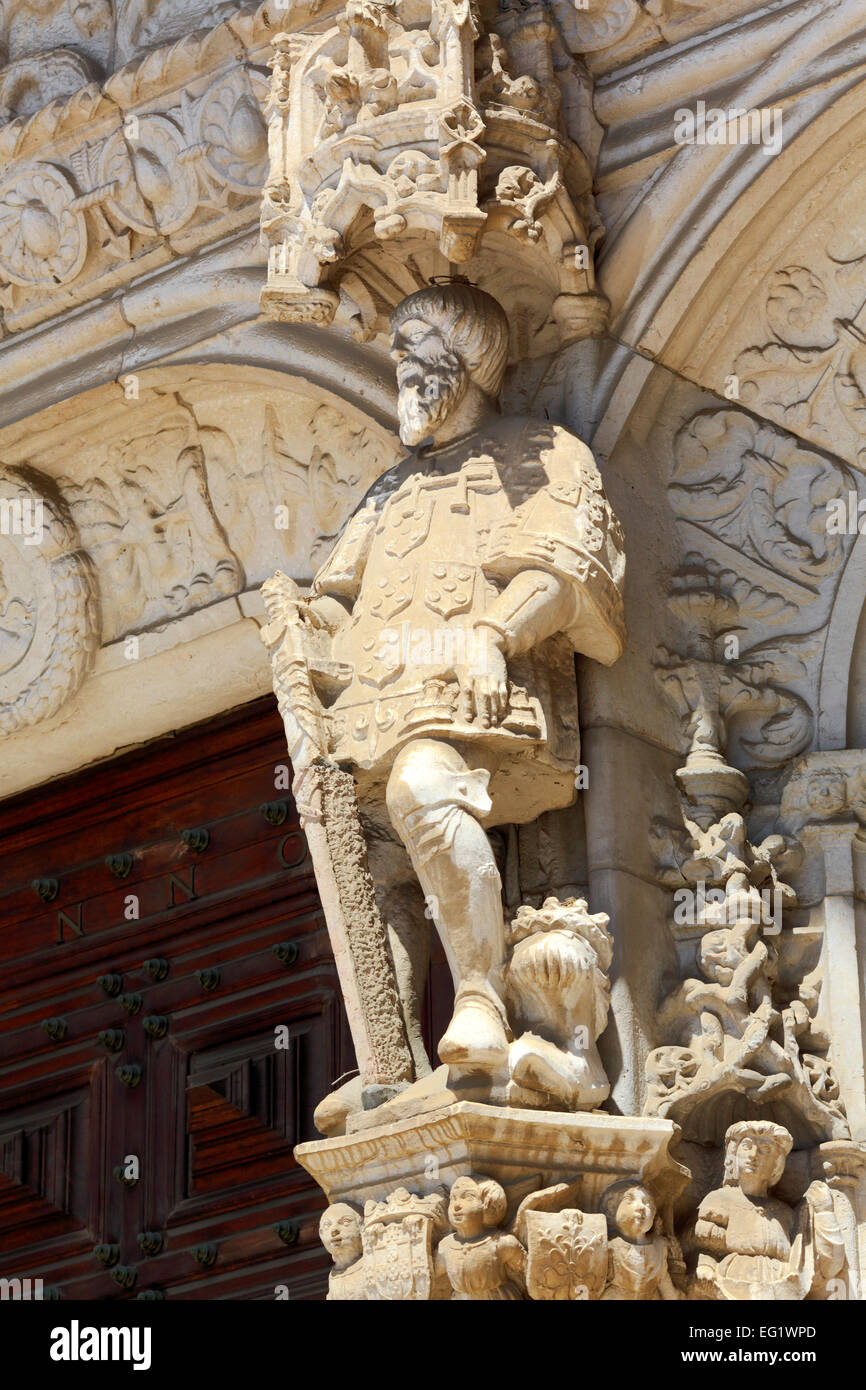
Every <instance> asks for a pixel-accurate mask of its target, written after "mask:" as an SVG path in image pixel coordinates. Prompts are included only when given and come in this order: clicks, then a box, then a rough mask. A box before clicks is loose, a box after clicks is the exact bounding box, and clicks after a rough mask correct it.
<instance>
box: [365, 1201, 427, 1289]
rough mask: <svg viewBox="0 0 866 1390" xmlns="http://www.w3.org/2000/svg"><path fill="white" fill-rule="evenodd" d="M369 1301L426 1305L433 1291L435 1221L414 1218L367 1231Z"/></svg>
mask: <svg viewBox="0 0 866 1390" xmlns="http://www.w3.org/2000/svg"><path fill="white" fill-rule="evenodd" d="M363 1239H364V1270H365V1272H366V1282H367V1298H368V1300H372V1301H379V1302H390V1303H398V1302H406V1301H410V1302H411V1301H413V1300H415V1301H418V1302H421V1301H426V1300H427V1299H429V1298H430V1293H431V1290H432V1288H433V1219H432V1217H430V1216H425V1215H420V1214H412V1215H407V1216H404V1217H403V1218H402V1219H401V1220H399V1221H377V1222H373V1223H368V1224H367V1225H365V1227H364V1234H363Z"/></svg>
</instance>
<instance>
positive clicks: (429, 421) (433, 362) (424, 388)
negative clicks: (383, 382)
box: [391, 318, 469, 448]
mask: <svg viewBox="0 0 866 1390" xmlns="http://www.w3.org/2000/svg"><path fill="white" fill-rule="evenodd" d="M391 356H392V357H393V358H394V361H395V362H396V363H397V385H398V387H399V388H400V394H399V397H398V401H397V414H398V417H399V420H400V438H401V440H402V441H403V443H404V444H405V445H407V446H408V447H409V448H412V447H413V446H414V445H415V444H420V443H421V441H422V440H423V439H428V438H429V437H430V436H431V435H434V434H435V433H436V430H437V429H438V428H439V426H440V425H441V424H442V423H443V422H444V421H445V420H446V419H447V418H448V416H449V415H450V414H451V413H452V411H454V410H456V408H457V406H458V405H459V404H460V402H461V400H462V399H463V396H464V395H465V393H466V387H467V384H468V382H469V375H468V373H467V371H466V368H465V366H464V364H463V362H462V360H461V358H460V357H458V355H457V353H455V352H453V351H452V349H451V348H450V347H449V345H448V341H447V339H446V338H445V337H444V336H443V334H442V333H441V332H440V331H439V329H438V328H437V327H436V325H435V323H432V322H428V320H426V319H421V318H413V319H407V320H406V321H405V323H401V324H400V327H399V328H398V329H397V331H396V332H395V334H394V344H393V348H392V352H391Z"/></svg>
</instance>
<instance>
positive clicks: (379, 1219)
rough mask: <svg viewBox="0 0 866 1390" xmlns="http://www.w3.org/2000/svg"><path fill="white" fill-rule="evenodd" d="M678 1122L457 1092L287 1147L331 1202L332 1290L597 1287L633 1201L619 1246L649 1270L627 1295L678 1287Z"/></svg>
mask: <svg viewBox="0 0 866 1390" xmlns="http://www.w3.org/2000/svg"><path fill="white" fill-rule="evenodd" d="M371 1118H372V1117H371ZM678 1132H679V1131H678V1129H677V1126H676V1125H674V1124H672V1123H671V1122H670V1121H668V1120H660V1119H646V1118H643V1119H640V1118H629V1117H623V1116H618V1115H607V1114H603V1113H601V1112H600V1111H595V1112H590V1113H583V1114H562V1113H557V1112H551V1111H538V1110H515V1109H512V1110H506V1109H504V1108H500V1107H498V1106H492V1105H483V1104H478V1103H475V1102H472V1101H457V1102H454V1103H452V1104H449V1105H445V1106H441V1107H439V1108H434V1109H430V1110H428V1111H427V1112H425V1113H422V1114H415V1115H413V1116H411V1117H409V1118H406V1119H403V1120H396V1121H394V1122H392V1123H390V1124H386V1125H380V1126H378V1127H367V1128H362V1129H360V1130H357V1131H356V1132H355V1133H350V1134H345V1135H341V1136H339V1137H336V1138H331V1139H323V1140H321V1141H317V1142H313V1143H308V1144H301V1145H299V1146H298V1148H297V1149H296V1150H295V1156H296V1158H297V1159H298V1161H299V1163H301V1164H302V1165H303V1166H304V1168H306V1169H307V1171H308V1172H309V1173H311V1174H312V1176H313V1177H314V1178H315V1179H316V1181H317V1182H318V1183H319V1184H320V1186H321V1187H322V1189H323V1191H324V1192H325V1193H326V1195H327V1197H328V1199H329V1201H330V1203H331V1206H330V1207H329V1209H328V1212H326V1213H325V1216H324V1217H323V1220H322V1235H323V1239H324V1240H325V1243H326V1245H328V1248H329V1249H330V1250H331V1253H332V1255H333V1256H334V1259H335V1264H336V1268H335V1271H334V1274H333V1275H332V1277H331V1290H330V1295H329V1296H330V1297H331V1298H334V1299H344V1298H353V1299H367V1300H370V1299H373V1300H381V1299H387V1300H398V1301H400V1300H418V1299H422V1300H426V1299H450V1298H457V1299H478V1300H490V1299H507V1298H513V1299H524V1298H531V1299H536V1300H545V1299H555V1300H565V1299H596V1298H599V1297H601V1296H602V1293H603V1291H605V1290H608V1289H610V1287H611V1280H612V1279H615V1271H614V1273H613V1274H612V1273H611V1269H612V1260H613V1261H614V1263H615V1260H614V1257H615V1254H616V1251H615V1247H616V1246H617V1245H624V1244H625V1242H623V1240H622V1238H621V1236H619V1235H618V1231H619V1230H620V1226H618V1225H617V1223H618V1222H619V1221H620V1220H621V1218H622V1209H621V1207H620V1205H619V1204H620V1202H628V1203H633V1204H636V1205H637V1206H638V1207H641V1206H642V1208H643V1215H642V1217H641V1216H640V1215H639V1218H638V1222H639V1224H642V1226H643V1228H644V1229H643V1230H642V1231H641V1233H640V1241H639V1242H638V1243H637V1244H636V1245H635V1246H634V1247H632V1246H631V1245H629V1249H632V1248H634V1249H636V1250H638V1251H639V1252H640V1256H645V1257H646V1260H647V1263H648V1266H651V1268H648V1271H646V1272H644V1271H639V1272H638V1275H637V1278H636V1288H637V1286H639V1290H640V1291H636V1292H634V1293H630V1294H628V1295H626V1296H630V1297H638V1298H647V1297H649V1298H658V1297H676V1296H678V1295H677V1293H676V1292H675V1291H674V1290H673V1287H672V1285H671V1284H670V1277H671V1275H673V1277H674V1278H675V1279H676V1278H677V1277H679V1276H681V1274H682V1272H683V1266H682V1260H681V1256H680V1252H679V1246H678V1245H677V1243H676V1240H675V1239H674V1238H673V1225H672V1207H673V1203H674V1201H675V1199H676V1198H677V1196H678V1195H679V1194H680V1193H681V1192H682V1190H683V1188H684V1187H685V1186H686V1184H687V1182H688V1180H689V1173H688V1170H687V1169H686V1168H684V1167H683V1166H682V1165H681V1164H679V1163H678V1162H677V1161H676V1160H675V1159H674V1158H672V1157H671V1154H670V1146H671V1143H672V1141H673V1140H674V1139H675V1137H676V1135H677V1134H678ZM353 1213H354V1216H353ZM628 1215H629V1216H630V1210H629V1213H628ZM338 1228H339V1233H338V1235H337V1238H336V1239H333V1237H332V1231H333V1230H338ZM640 1256H639V1258H640ZM661 1279H663V1280H664V1282H665V1285H666V1287H667V1288H668V1289H669V1290H670V1291H669V1292H668V1293H661V1292H658V1291H657V1288H656V1285H657V1283H658V1281H659V1280H661ZM606 1296H609V1295H606ZM614 1296H617V1297H619V1296H623V1295H620V1294H615V1295H614Z"/></svg>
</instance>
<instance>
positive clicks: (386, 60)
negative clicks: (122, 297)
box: [262, 0, 607, 356]
mask: <svg viewBox="0 0 866 1390" xmlns="http://www.w3.org/2000/svg"><path fill="white" fill-rule="evenodd" d="M482 8H483V7H479V6H478V5H476V4H475V3H474V0H351V3H349V4H348V5H347V7H346V9H345V11H344V12H343V14H342V16H341V17H340V19H339V21H338V22H337V24H335V25H334V26H333V27H331V28H329V29H327V30H326V31H325V32H323V33H304V34H298V33H286V34H280V35H278V36H277V37H276V38H275V40H274V44H273V48H274V57H273V60H272V64H271V67H272V73H273V77H272V84H271V96H270V103H269V106H268V115H269V146H270V173H269V176H268V181H267V184H266V187H265V195H264V200H263V206H262V231H263V235H264V237H265V240H266V241H267V243H268V245H269V248H270V251H269V265H268V283H267V287H266V289H265V291H264V295H263V300H262V303H263V307H264V308H265V310H266V312H268V313H269V314H271V315H272V316H273V317H275V318H279V319H283V320H289V321H295V322H298V321H300V322H316V323H329V322H330V321H331V319H332V318H333V317H334V314H335V312H336V310H337V308H338V306H341V307H342V310H343V311H344V312H346V313H348V316H349V318H350V320H351V322H352V325H353V328H354V330H355V332H356V335H357V336H358V337H360V338H362V339H368V338H370V337H372V336H374V335H375V334H376V333H378V332H380V331H382V330H383V328H384V326H385V319H386V316H387V313H388V311H389V309H390V308H391V307H393V305H394V304H395V303H396V302H397V301H398V300H399V299H401V298H402V297H403V296H404V295H405V294H406V293H407V292H408V291H410V290H412V289H415V288H416V287H418V286H419V285H421V284H422V283H423V282H424V279H425V278H426V277H428V276H430V275H431V274H435V273H443V272H447V271H448V269H449V266H451V267H453V266H461V267H462V266H464V265H467V264H468V263H471V269H470V274H471V275H472V278H474V279H476V280H477V281H478V282H479V283H481V284H486V285H487V286H488V287H489V288H494V285H495V292H496V294H497V295H498V296H499V298H500V299H501V300H502V301H503V302H504V304H505V307H506V309H507V310H509V313H510V316H511V317H512V318H514V309H515V307H518V306H520V307H521V308H522V309H523V318H524V319H527V320H528V321H527V322H526V323H524V324H523V330H522V331H523V338H524V339H525V341H523V342H521V343H520V344H519V348H520V351H519V353H518V354H517V355H520V356H523V355H526V353H527V352H529V353H531V354H536V353H539V352H544V351H547V350H551V349H553V348H555V347H557V346H558V345H559V344H560V342H562V341H569V340H571V339H576V338H582V337H586V336H590V335H594V334H598V333H600V332H602V331H603V330H604V327H605V324H606V317H607V301H606V299H605V298H604V297H603V296H602V295H600V294H599V293H598V292H597V291H596V288H595V277H594V271H593V248H594V246H595V243H596V241H597V240H598V238H599V236H600V235H601V232H602V228H601V223H600V220H599V218H598V215H597V213H596V211H595V206H594V203H593V200H592V195H591V191H590V190H591V183H592V171H591V168H590V163H589V161H588V159H587V156H586V154H585V152H584V150H583V149H582V148H581V146H580V144H579V143H578V139H577V134H578V127H579V126H581V127H582V128H583V129H585V128H586V127H587V120H590V121H591V115H590V113H589V93H588V89H587V88H586V86H585V83H584V81H583V79H582V77H581V76H579V74H578V72H577V69H576V67H575V64H574V62H573V60H572V57H571V55H570V54H569V53H568V51H567V49H566V48H565V46H564V44H563V41H562V39H561V37H560V34H559V30H558V29H557V27H556V25H555V24H554V22H553V18H552V16H551V13H550V12H549V10H548V8H547V7H546V6H545V5H543V4H536V3H532V4H528V5H513V6H505V7H504V8H500V10H499V11H498V12H497V13H496V14H495V16H491V17H490V18H488V17H487V16H486V14H485V13H482ZM341 301H342V305H341ZM520 317H521V316H520V315H518V319H520ZM519 329H520V324H519V323H518V324H517V325H516V326H515V332H518V330H519Z"/></svg>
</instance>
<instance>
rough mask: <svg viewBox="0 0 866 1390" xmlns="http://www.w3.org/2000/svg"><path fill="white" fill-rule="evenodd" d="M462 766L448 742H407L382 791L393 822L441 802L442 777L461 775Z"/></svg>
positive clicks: (421, 740) (426, 740) (424, 740)
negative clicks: (453, 774) (423, 807)
mask: <svg viewBox="0 0 866 1390" xmlns="http://www.w3.org/2000/svg"><path fill="white" fill-rule="evenodd" d="M465 767H466V764H465V763H464V761H463V759H462V757H461V756H460V754H459V753H458V752H457V749H456V748H452V747H451V746H450V745H449V744H447V743H437V742H436V740H435V739H432V738H419V739H415V741H414V742H412V743H407V744H406V745H405V747H403V748H401V749H400V752H399V753H398V754H397V757H396V758H395V760H394V766H393V767H392V768H391V775H390V776H389V778H388V785H387V787H386V789H385V804H386V806H387V808H388V814H389V815H390V817H391V819H392V821H395V822H397V823H399V822H400V821H402V820H403V819H404V818H405V817H406V816H408V815H409V814H410V813H411V812H412V811H417V810H419V809H420V808H421V807H422V806H429V805H430V804H431V802H434V801H437V800H441V799H442V796H441V792H442V787H441V785H439V784H440V783H441V780H442V774H443V773H448V772H452V773H453V772H460V771H461V770H464V769H465ZM437 793H438V795H437Z"/></svg>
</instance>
